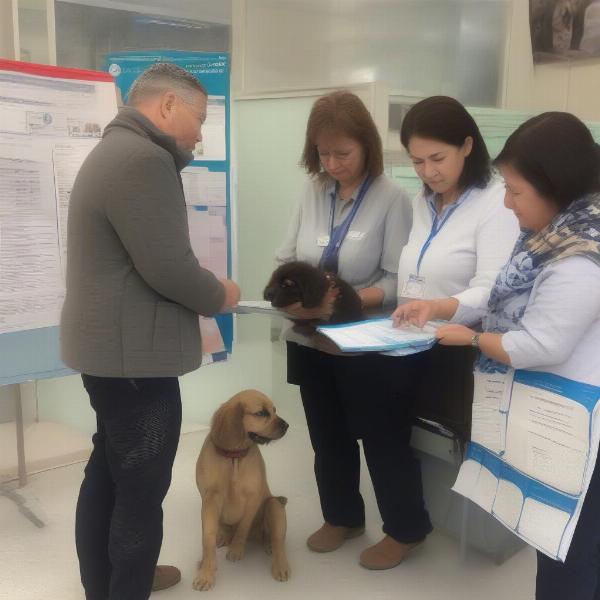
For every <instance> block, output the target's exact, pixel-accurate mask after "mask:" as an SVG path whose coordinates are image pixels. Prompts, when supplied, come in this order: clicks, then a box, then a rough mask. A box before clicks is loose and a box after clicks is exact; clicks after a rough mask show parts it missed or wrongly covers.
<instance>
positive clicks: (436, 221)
mask: <svg viewBox="0 0 600 600" xmlns="http://www.w3.org/2000/svg"><path fill="white" fill-rule="evenodd" d="M470 193H471V188H469V189H467V190H465V191H464V192H463V193H462V194H461V195H460V196H459V198H458V200H457V201H456V202H455V203H454V205H453V206H451V207H450V208H449V209H448V210H447V211H446V214H445V215H443V218H442V215H439V214H438V213H437V211H436V210H435V204H434V203H433V200H432V196H430V197H429V198H427V205H428V206H429V210H430V211H431V214H432V216H433V221H432V223H431V231H430V232H429V236H428V237H427V239H426V240H425V243H424V244H423V247H422V248H421V252H420V253H419V259H418V260H417V275H419V271H420V270H421V263H422V262H423V257H424V256H425V253H426V252H427V250H428V249H429V246H431V242H432V241H433V239H434V238H435V236H436V235H437V234H438V233H439V232H440V230H441V229H442V227H443V226H444V225H445V224H446V221H447V220H448V219H449V218H450V217H451V216H452V213H453V212H454V211H455V210H456V209H457V208H458V207H459V205H460V204H462V203H463V202H464V201H465V200H466V199H467V197H468V195H469V194H470Z"/></svg>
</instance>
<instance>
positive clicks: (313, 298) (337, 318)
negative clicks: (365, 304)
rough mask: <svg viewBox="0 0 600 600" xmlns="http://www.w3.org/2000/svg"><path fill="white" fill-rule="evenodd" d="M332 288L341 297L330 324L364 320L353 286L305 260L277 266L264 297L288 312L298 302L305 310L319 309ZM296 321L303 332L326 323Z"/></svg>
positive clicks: (338, 299) (337, 299)
mask: <svg viewBox="0 0 600 600" xmlns="http://www.w3.org/2000/svg"><path fill="white" fill-rule="evenodd" d="M331 288H336V289H337V296H336V298H335V301H334V304H333V314H332V315H331V317H330V318H329V320H328V321H327V323H330V324H335V323H351V322H352V321H360V320H362V319H363V318H364V314H363V309H362V303H361V300H360V297H359V295H358V294H357V293H356V290H355V289H354V288H353V287H352V286H351V285H350V284H349V283H347V282H345V281H344V280H343V279H341V278H339V277H338V276H337V275H334V274H333V273H326V272H324V271H321V270H320V269H318V268H317V267H313V266H312V265H309V264H308V263H306V262H302V261H293V262H288V263H285V264H283V265H281V266H279V267H277V269H275V271H274V272H273V275H271V279H270V281H269V283H268V284H267V287H265V290H264V293H263V296H264V299H265V300H268V301H270V302H271V304H272V305H273V306H274V307H276V308H282V309H284V310H285V308H286V307H288V306H291V305H292V304H296V303H298V302H299V303H300V305H301V306H302V307H303V308H316V307H318V306H319V305H320V304H321V302H323V299H324V298H325V295H326V294H327V292H328V291H329V290H330V289H331ZM292 320H293V321H295V322H296V323H297V325H298V324H300V325H301V327H302V333H304V332H305V330H307V329H310V328H312V329H314V327H315V326H317V325H321V324H323V322H324V321H322V320H320V319H313V320H309V321H307V320H302V321H300V320H299V319H294V318H292ZM296 329H298V327H297V326H296Z"/></svg>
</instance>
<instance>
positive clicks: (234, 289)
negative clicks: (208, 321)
mask: <svg viewBox="0 0 600 600" xmlns="http://www.w3.org/2000/svg"><path fill="white" fill-rule="evenodd" d="M219 281H220V282H221V283H222V284H223V287H224V288H225V300H224V302H223V306H222V307H221V310H227V309H231V308H234V307H235V306H237V304H238V302H239V301H240V295H241V293H240V287H239V285H238V284H237V283H236V282H235V281H232V280H231V279H220V280H219Z"/></svg>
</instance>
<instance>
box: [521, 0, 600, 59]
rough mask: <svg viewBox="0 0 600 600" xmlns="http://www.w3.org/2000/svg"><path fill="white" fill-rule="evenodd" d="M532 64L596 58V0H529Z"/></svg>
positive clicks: (599, 0) (599, 19)
mask: <svg viewBox="0 0 600 600" xmlns="http://www.w3.org/2000/svg"><path fill="white" fill-rule="evenodd" d="M529 27H530V30H531V47H532V50H533V62H534V63H535V64H540V63H548V62H556V61H565V60H566V61H568V60H583V59H590V58H594V57H600V0H529Z"/></svg>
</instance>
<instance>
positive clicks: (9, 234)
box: [0, 60, 117, 334]
mask: <svg viewBox="0 0 600 600" xmlns="http://www.w3.org/2000/svg"><path fill="white" fill-rule="evenodd" d="M0 88H1V89H2V93H1V94H0V334H7V333H18V332H24V331H29V330H34V329H42V328H47V327H53V326H54V327H55V326H57V325H58V323H59V319H60V310H61V307H62V302H63V299H64V290H65V283H64V281H65V269H66V260H67V257H66V222H67V209H68V203H69V196H70V193H71V187H72V185H73V181H74V179H75V175H76V174H77V172H78V170H79V167H80V166H81V164H82V162H83V161H84V159H85V157H86V156H87V155H88V153H89V152H90V150H91V149H92V148H93V147H94V146H95V145H96V144H97V143H98V141H99V140H100V138H101V137H102V132H103V130H104V127H105V126H106V125H107V124H108V123H109V121H111V120H112V118H113V117H114V116H115V114H116V112H117V101H116V94H115V87H114V83H113V80H112V77H110V76H109V75H106V74H104V73H97V72H94V71H80V70H75V69H60V68H57V67H48V66H45V65H32V64H29V63H20V62H14V61H5V60H0Z"/></svg>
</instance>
